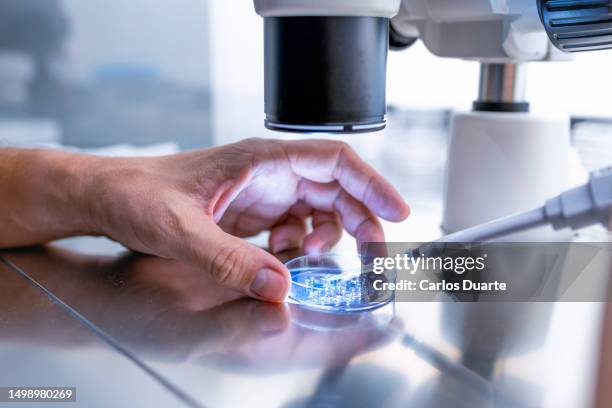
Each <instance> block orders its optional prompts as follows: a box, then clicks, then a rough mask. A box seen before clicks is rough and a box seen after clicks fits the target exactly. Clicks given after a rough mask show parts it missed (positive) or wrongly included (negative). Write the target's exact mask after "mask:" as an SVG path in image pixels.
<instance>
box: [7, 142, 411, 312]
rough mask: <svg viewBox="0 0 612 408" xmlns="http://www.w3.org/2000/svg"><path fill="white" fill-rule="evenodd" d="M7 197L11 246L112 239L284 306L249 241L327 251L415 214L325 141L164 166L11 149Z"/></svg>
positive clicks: (278, 269) (282, 273)
mask: <svg viewBox="0 0 612 408" xmlns="http://www.w3.org/2000/svg"><path fill="white" fill-rule="evenodd" d="M0 197H2V200H0V231H3V232H4V233H2V234H0V248H8V247H20V246H29V245H35V244H42V243H45V242H49V241H52V240H54V239H59V238H65V237H71V236H78V235H104V236H107V237H109V238H111V239H113V240H116V241H118V242H121V243H122V244H124V245H125V246H126V247H128V248H130V249H132V250H134V251H138V252H143V253H147V254H151V255H156V256H160V257H163V258H168V259H175V260H178V261H182V262H186V263H188V264H190V265H193V266H195V267H197V268H199V269H201V270H202V271H203V273H207V274H209V275H210V276H211V277H212V278H213V279H214V281H216V282H217V283H219V284H221V285H223V286H225V287H227V288H230V289H234V290H238V291H240V292H242V293H243V294H245V295H247V296H250V297H254V298H257V299H261V300H266V301H272V302H278V301H282V300H283V299H284V297H285V295H286V293H287V290H288V287H289V274H288V271H287V270H286V268H285V267H284V265H283V264H282V262H280V261H279V260H278V259H277V258H276V257H275V256H273V255H272V254H270V253H269V252H266V251H265V250H263V249H261V248H257V247H255V246H254V245H252V244H250V243H248V242H247V241H245V240H243V239H242V238H245V237H250V236H253V235H256V234H258V233H260V232H262V231H270V238H269V247H270V250H271V251H272V252H274V253H278V252H282V251H285V250H288V249H293V248H303V249H304V251H305V252H306V253H318V252H322V251H326V250H328V249H329V248H331V247H332V246H333V245H334V244H335V243H336V242H337V241H338V240H339V239H340V236H341V234H342V230H343V229H346V230H347V231H348V232H349V233H350V234H351V235H352V236H354V237H355V238H356V240H357V242H358V244H360V243H362V242H380V241H384V233H383V230H382V227H381V225H380V222H379V219H378V217H381V218H384V219H387V220H389V221H402V220H404V219H405V218H406V217H407V216H408V215H409V212H410V209H409V207H408V205H407V204H406V203H405V202H404V200H403V199H402V198H401V196H400V195H399V193H398V192H397V191H396V190H395V189H394V188H393V187H392V186H391V185H390V184H389V183H388V182H387V181H385V180H384V179H383V178H382V176H380V175H379V174H378V173H377V172H376V171H375V170H374V169H373V168H372V167H370V166H369V165H368V164H367V163H365V162H364V161H363V160H361V159H360V158H359V157H358V156H357V154H356V153H355V152H354V151H353V150H352V149H351V148H350V147H349V146H348V145H346V144H344V143H340V142H334V141H323V140H316V141H314V140H312V141H306V140H304V141H279V140H269V139H247V140H243V141H241V142H238V143H234V144H230V145H226V146H221V147H215V148H210V149H205V150H200V151H195V152H187V153H181V154H177V155H172V156H162V157H153V158H105V157H94V156H88V155H81V154H73V153H66V152H57V151H44V150H19V149H0ZM308 218H311V220H312V225H313V229H312V231H311V232H310V233H308V231H307V228H306V221H307V219H308Z"/></svg>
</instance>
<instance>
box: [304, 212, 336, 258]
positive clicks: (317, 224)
mask: <svg viewBox="0 0 612 408" xmlns="http://www.w3.org/2000/svg"><path fill="white" fill-rule="evenodd" d="M312 228H313V230H312V232H311V233H310V234H309V235H308V236H307V237H306V238H305V239H304V251H305V252H306V253H307V254H319V253H322V252H328V251H329V250H330V249H331V247H333V246H334V245H336V244H337V243H338V241H339V240H340V238H341V237H342V225H341V223H340V219H339V218H338V214H336V213H334V212H328V211H314V212H313V213H312Z"/></svg>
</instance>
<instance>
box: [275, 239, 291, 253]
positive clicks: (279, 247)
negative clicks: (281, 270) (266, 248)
mask: <svg viewBox="0 0 612 408" xmlns="http://www.w3.org/2000/svg"><path fill="white" fill-rule="evenodd" d="M290 245H291V244H290V242H289V241H280V242H278V243H276V244H275V245H273V247H272V252H273V253H275V254H277V253H279V252H283V251H284V250H286V249H288V248H289V246H290Z"/></svg>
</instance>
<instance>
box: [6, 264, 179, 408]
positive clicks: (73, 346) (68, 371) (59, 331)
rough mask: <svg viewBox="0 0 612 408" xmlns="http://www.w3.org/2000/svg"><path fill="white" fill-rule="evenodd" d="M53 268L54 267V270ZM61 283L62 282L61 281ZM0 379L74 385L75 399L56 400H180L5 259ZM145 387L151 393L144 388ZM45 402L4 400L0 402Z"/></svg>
mask: <svg viewBox="0 0 612 408" xmlns="http://www.w3.org/2000/svg"><path fill="white" fill-rule="evenodd" d="M50 273H51V271H50ZM55 283H56V284H57V285H61V282H58V281H56V282H55ZM0 362H1V363H0V384H1V385H2V386H15V387H17V386H31V387H34V386H44V387H47V386H73V387H76V388H77V393H76V395H77V402H76V403H67V404H65V405H64V404H61V403H53V404H52V406H55V407H60V406H70V407H75V408H76V407H111V406H112V407H119V406H154V405H156V404H160V405H161V406H176V405H177V404H179V403H180V401H179V399H178V398H176V397H175V396H174V395H173V394H172V393H170V392H168V391H166V390H165V389H163V388H162V387H159V386H158V384H157V382H156V381H155V380H154V379H152V378H151V377H150V376H149V375H147V374H145V373H143V371H142V370H141V369H139V368H138V367H137V366H135V365H134V364H133V363H132V362H130V361H129V360H127V359H126V358H125V357H123V356H122V355H120V354H119V353H117V352H116V350H114V349H113V348H112V347H109V346H108V344H106V343H105V342H103V341H101V340H100V339H99V338H98V337H96V336H95V335H94V334H93V333H92V332H91V331H90V330H88V329H87V328H85V327H83V326H82V325H81V324H79V322H78V321H76V320H75V319H74V318H73V317H72V316H71V315H69V314H68V313H66V312H65V311H64V310H63V309H62V308H60V307H59V306H57V305H56V304H54V303H53V302H52V301H51V300H50V299H49V298H48V297H47V296H45V295H44V294H43V293H42V292H40V291H39V290H37V289H36V288H34V287H33V286H31V285H30V284H29V283H28V282H27V281H25V280H24V279H22V278H21V277H19V276H18V275H17V274H16V273H15V272H14V271H12V270H10V269H9V268H7V267H6V266H5V265H4V264H2V263H0ZM143 389H146V390H147V392H146V393H142V390H143ZM8 406H19V407H24V408H25V407H40V406H43V404H34V403H19V404H8V403H0V407H8Z"/></svg>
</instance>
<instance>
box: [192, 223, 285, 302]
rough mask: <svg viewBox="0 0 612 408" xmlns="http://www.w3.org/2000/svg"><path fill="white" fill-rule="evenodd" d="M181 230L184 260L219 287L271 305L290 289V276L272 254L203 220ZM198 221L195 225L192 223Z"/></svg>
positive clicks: (283, 296)
mask: <svg viewBox="0 0 612 408" xmlns="http://www.w3.org/2000/svg"><path fill="white" fill-rule="evenodd" d="M191 220H192V221H193V222H191V223H188V224H187V225H184V226H183V228H182V234H184V235H183V236H182V238H181V241H182V242H183V243H184V245H185V247H186V250H185V251H184V253H185V257H186V258H188V260H189V261H191V262H192V263H194V264H196V265H199V266H200V267H202V268H203V269H204V270H205V271H207V272H208V273H210V274H211V275H212V277H213V279H214V280H215V281H216V282H218V283H219V284H221V285H223V286H225V287H228V288H230V289H234V290H237V291H240V292H242V293H244V294H245V295H247V296H250V297H254V298H257V299H261V300H266V301H270V302H281V301H283V300H284V299H285V296H286V294H287V291H288V289H289V272H288V271H287V269H286V268H285V266H284V265H283V264H282V263H281V262H280V261H279V260H278V259H276V258H275V257H274V256H273V255H272V254H270V253H268V252H266V251H264V250H263V249H261V248H258V247H256V246H254V245H251V244H250V243H248V242H246V241H244V240H242V239H240V238H237V237H234V236H232V235H229V234H226V233H225V232H224V231H223V230H222V229H221V228H219V227H218V226H217V225H216V224H215V223H214V222H213V221H212V220H210V219H208V218H206V217H201V216H200V217H199V218H194V217H191ZM195 220H198V221H195Z"/></svg>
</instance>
